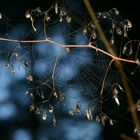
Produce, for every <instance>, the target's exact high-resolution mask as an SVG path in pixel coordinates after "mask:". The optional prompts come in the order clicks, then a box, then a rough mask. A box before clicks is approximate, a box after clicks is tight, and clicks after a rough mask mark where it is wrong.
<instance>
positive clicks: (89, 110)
mask: <svg viewBox="0 0 140 140" xmlns="http://www.w3.org/2000/svg"><path fill="white" fill-rule="evenodd" d="M92 111H93V108H92V107H91V106H90V107H88V109H87V110H86V117H87V119H88V120H93V114H92Z"/></svg>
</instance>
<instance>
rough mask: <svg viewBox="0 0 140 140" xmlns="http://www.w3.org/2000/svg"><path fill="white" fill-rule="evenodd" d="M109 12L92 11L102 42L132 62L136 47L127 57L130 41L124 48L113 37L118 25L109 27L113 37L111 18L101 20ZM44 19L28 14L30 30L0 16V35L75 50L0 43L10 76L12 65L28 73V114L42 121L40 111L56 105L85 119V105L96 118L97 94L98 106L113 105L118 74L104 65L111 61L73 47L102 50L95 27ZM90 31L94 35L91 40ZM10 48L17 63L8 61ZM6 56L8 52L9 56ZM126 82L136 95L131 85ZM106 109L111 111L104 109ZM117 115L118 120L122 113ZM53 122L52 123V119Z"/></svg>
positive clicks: (121, 40)
mask: <svg viewBox="0 0 140 140" xmlns="http://www.w3.org/2000/svg"><path fill="white" fill-rule="evenodd" d="M60 8H61V6H60ZM35 13H36V11H35ZM110 13H111V12H110V11H109V12H103V13H102V14H101V13H98V14H97V16H99V17H100V22H101V24H103V28H104V29H105V33H106V35H107V37H108V39H109V40H110V41H112V42H113V45H112V47H114V49H116V51H117V53H118V55H119V56H121V57H124V58H126V59H127V58H129V57H130V58H132V59H133V58H134V56H135V58H139V56H138V55H139V43H137V41H134V45H136V46H138V47H137V48H136V49H134V50H132V51H134V52H136V54H135V53H134V52H132V54H131V55H130V49H131V45H132V44H133V42H130V43H129V44H128V46H127V48H124V46H125V43H126V40H127V39H128V38H126V39H124V37H123V38H122V36H121V37H119V35H118V34H119V33H120V32H121V30H122V29H121V28H122V25H123V24H122V23H121V24H119V22H118V23H116V24H115V27H116V29H117V31H116V32H118V34H117V33H116V32H115V29H114V28H113V29H112V24H113V23H114V19H111V15H109V18H107V20H106V17H105V16H108V14H110ZM50 15H51V16H50V18H51V20H50V21H49V22H46V21H44V19H42V17H39V16H37V17H36V15H34V16H33V17H34V25H33V26H31V22H30V21H29V20H21V21H19V20H10V19H8V18H7V17H6V16H5V17H4V21H3V22H4V23H6V25H5V26H6V30H7V31H6V32H7V33H5V32H4V33H3V34H2V35H1V37H3V38H9V39H17V40H44V39H46V40H47V39H51V40H53V41H54V42H57V43H60V44H69V45H73V46H75V47H68V48H63V47H60V46H59V45H58V44H54V43H50V42H39V43H35V42H33V43H29V42H28V43H20V42H19V43H11V42H10V43H9V42H2V45H5V46H6V47H7V50H6V52H5V55H6V56H7V57H6V58H7V59H8V62H7V63H9V62H10V64H9V65H10V69H11V72H12V73H13V74H16V72H17V71H18V70H16V71H15V69H17V68H16V67H18V66H19V65H22V66H23V67H24V68H25V75H26V76H27V74H31V75H28V77H26V79H27V80H28V81H29V86H30V88H29V90H28V92H27V94H28V95H30V96H31V98H32V99H33V104H31V106H30V111H32V110H35V112H36V113H37V114H42V116H43V117H44V114H43V113H44V110H47V111H48V112H50V113H52V112H53V111H54V110H56V111H57V108H61V109H62V107H61V106H59V105H58V103H59V104H61V105H62V106H63V109H62V110H63V111H64V112H69V114H70V115H72V116H73V115H74V114H78V115H82V116H83V115H84V116H85V114H86V110H88V109H89V107H90V108H92V110H93V111H94V114H97V113H98V112H100V98H101V95H100V92H101V89H102V88H103V103H104V102H105V103H106V102H108V101H109V102H112V101H114V99H113V98H112V97H113V93H112V92H113V85H114V84H116V85H119V86H120V85H121V81H120V77H119V71H118V69H117V68H116V67H115V64H114V63H112V64H111V65H110V67H108V66H109V64H110V62H111V60H112V59H111V58H110V57H109V56H107V55H105V54H103V53H101V52H100V51H98V50H95V49H91V48H89V47H76V45H83V46H84V45H87V44H89V43H91V44H92V45H93V46H96V47H97V48H99V49H102V50H104V51H106V48H105V47H104V45H103V44H102V43H101V41H100V39H99V37H98V34H97V33H96V29H94V28H95V27H94V23H93V22H89V21H88V20H87V21H84V24H83V25H82V26H81V25H78V23H76V21H73V19H72V21H70V23H68V21H67V20H65V19H63V21H62V22H60V19H59V17H57V16H56V15H54V14H53V13H51V14H50ZM15 23H16V25H15ZM85 23H88V24H85ZM32 27H33V28H32ZM34 28H35V29H36V31H35V32H34V31H33V29H34ZM85 31H86V33H85ZM93 31H94V32H95V34H94V36H93ZM119 31H120V32H119ZM114 38H115V39H114ZM116 38H117V39H116ZM112 39H113V40H112ZM114 42H115V43H114ZM118 42H119V43H118ZM114 44H115V45H114ZM9 46H10V48H9ZM11 46H12V47H11ZM15 50H16V52H18V55H19V57H18V59H17V60H15V59H14V57H13V56H15ZM8 52H9V53H10V54H9V56H8ZM8 57H9V58H8ZM16 63H18V64H16ZM8 67H9V66H8ZM125 68H126V69H128V70H129V71H130V72H132V71H133V70H131V69H129V67H127V66H126V67H125ZM107 69H108V71H107ZM106 73H107V75H106ZM105 75H106V78H105ZM29 76H31V77H29ZM32 78H33V79H32ZM103 84H104V86H103ZM130 84H131V85H132V87H133V88H134V89H135V90H137V92H139V90H138V89H136V87H135V86H134V85H133V83H132V82H131V81H130ZM121 92H122V91H121ZM119 98H120V100H122V101H120V102H124V101H125V102H127V101H126V98H125V97H123V96H122V97H119ZM124 104H125V103H124ZM41 108H43V109H41ZM104 109H106V107H105V108H104ZM107 109H108V108H107ZM108 110H109V111H111V110H110V109H108ZM121 111H122V112H123V113H124V114H127V112H128V111H127V110H126V108H125V109H124V108H123V109H122V110H121ZM111 112H112V111H111ZM45 113H46V112H45ZM113 113H115V112H113ZM53 117H54V116H53ZM121 117H124V116H123V115H122V116H121ZM53 121H54V123H55V120H54V118H53Z"/></svg>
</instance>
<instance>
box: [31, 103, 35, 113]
mask: <svg viewBox="0 0 140 140" xmlns="http://www.w3.org/2000/svg"><path fill="white" fill-rule="evenodd" d="M34 110H35V106H34V104H32V105H30V112H32V111H34Z"/></svg>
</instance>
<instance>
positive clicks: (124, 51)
mask: <svg viewBox="0 0 140 140" xmlns="http://www.w3.org/2000/svg"><path fill="white" fill-rule="evenodd" d="M126 50H127V46H124V47H123V51H122V54H125V53H126Z"/></svg>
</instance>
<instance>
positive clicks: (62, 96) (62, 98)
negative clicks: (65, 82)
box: [59, 93, 65, 101]
mask: <svg viewBox="0 0 140 140" xmlns="http://www.w3.org/2000/svg"><path fill="white" fill-rule="evenodd" d="M64 99H65V96H64V93H59V100H60V101H63V100H64Z"/></svg>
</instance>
